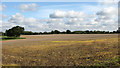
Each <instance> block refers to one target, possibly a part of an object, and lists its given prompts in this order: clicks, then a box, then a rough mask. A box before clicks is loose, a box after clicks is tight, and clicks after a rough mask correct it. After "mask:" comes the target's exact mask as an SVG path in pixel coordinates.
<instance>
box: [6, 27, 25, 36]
mask: <svg viewBox="0 0 120 68" xmlns="http://www.w3.org/2000/svg"><path fill="white" fill-rule="evenodd" d="M23 32H24V27H20V26H15V27H13V28H11V29H9V30H6V32H5V33H6V36H9V37H20V35H21V34H22V33H23Z"/></svg>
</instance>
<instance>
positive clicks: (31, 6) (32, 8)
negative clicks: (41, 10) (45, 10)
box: [19, 3, 39, 12]
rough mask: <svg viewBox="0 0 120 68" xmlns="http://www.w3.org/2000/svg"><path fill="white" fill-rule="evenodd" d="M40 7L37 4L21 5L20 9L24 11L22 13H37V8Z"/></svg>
mask: <svg viewBox="0 0 120 68" xmlns="http://www.w3.org/2000/svg"><path fill="white" fill-rule="evenodd" d="M38 7H39V6H38V5H37V4H35V3H31V4H21V5H20V6H19V9H20V10H21V11H22V12H25V11H36V10H37V8H38Z"/></svg>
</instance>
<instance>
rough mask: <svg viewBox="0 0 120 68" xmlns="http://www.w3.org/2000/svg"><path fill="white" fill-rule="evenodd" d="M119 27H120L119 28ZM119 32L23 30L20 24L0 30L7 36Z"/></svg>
mask: <svg viewBox="0 0 120 68" xmlns="http://www.w3.org/2000/svg"><path fill="white" fill-rule="evenodd" d="M119 29H120V28H119ZM117 33H120V30H117V31H112V32H109V31H96V30H94V31H89V30H86V31H70V30H66V31H59V30H53V31H51V32H46V31H45V32H32V31H24V27H20V26H15V27H12V28H11V29H8V30H6V31H5V33H3V32H0V34H2V35H3V36H9V37H19V36H20V35H21V34H22V35H42V34H117Z"/></svg>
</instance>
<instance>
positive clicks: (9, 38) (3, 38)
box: [0, 36, 26, 40]
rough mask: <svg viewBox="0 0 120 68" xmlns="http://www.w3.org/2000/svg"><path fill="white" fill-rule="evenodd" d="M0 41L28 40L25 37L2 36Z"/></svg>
mask: <svg viewBox="0 0 120 68" xmlns="http://www.w3.org/2000/svg"><path fill="white" fill-rule="evenodd" d="M0 39H2V40H14V39H26V38H24V37H7V36H1V37H0Z"/></svg>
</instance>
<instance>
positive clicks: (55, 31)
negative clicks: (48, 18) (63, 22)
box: [51, 30, 60, 34]
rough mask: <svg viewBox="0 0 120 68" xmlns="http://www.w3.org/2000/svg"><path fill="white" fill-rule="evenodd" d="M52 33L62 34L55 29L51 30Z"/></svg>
mask: <svg viewBox="0 0 120 68" xmlns="http://www.w3.org/2000/svg"><path fill="white" fill-rule="evenodd" d="M51 34H60V31H58V30H54V31H51Z"/></svg>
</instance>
